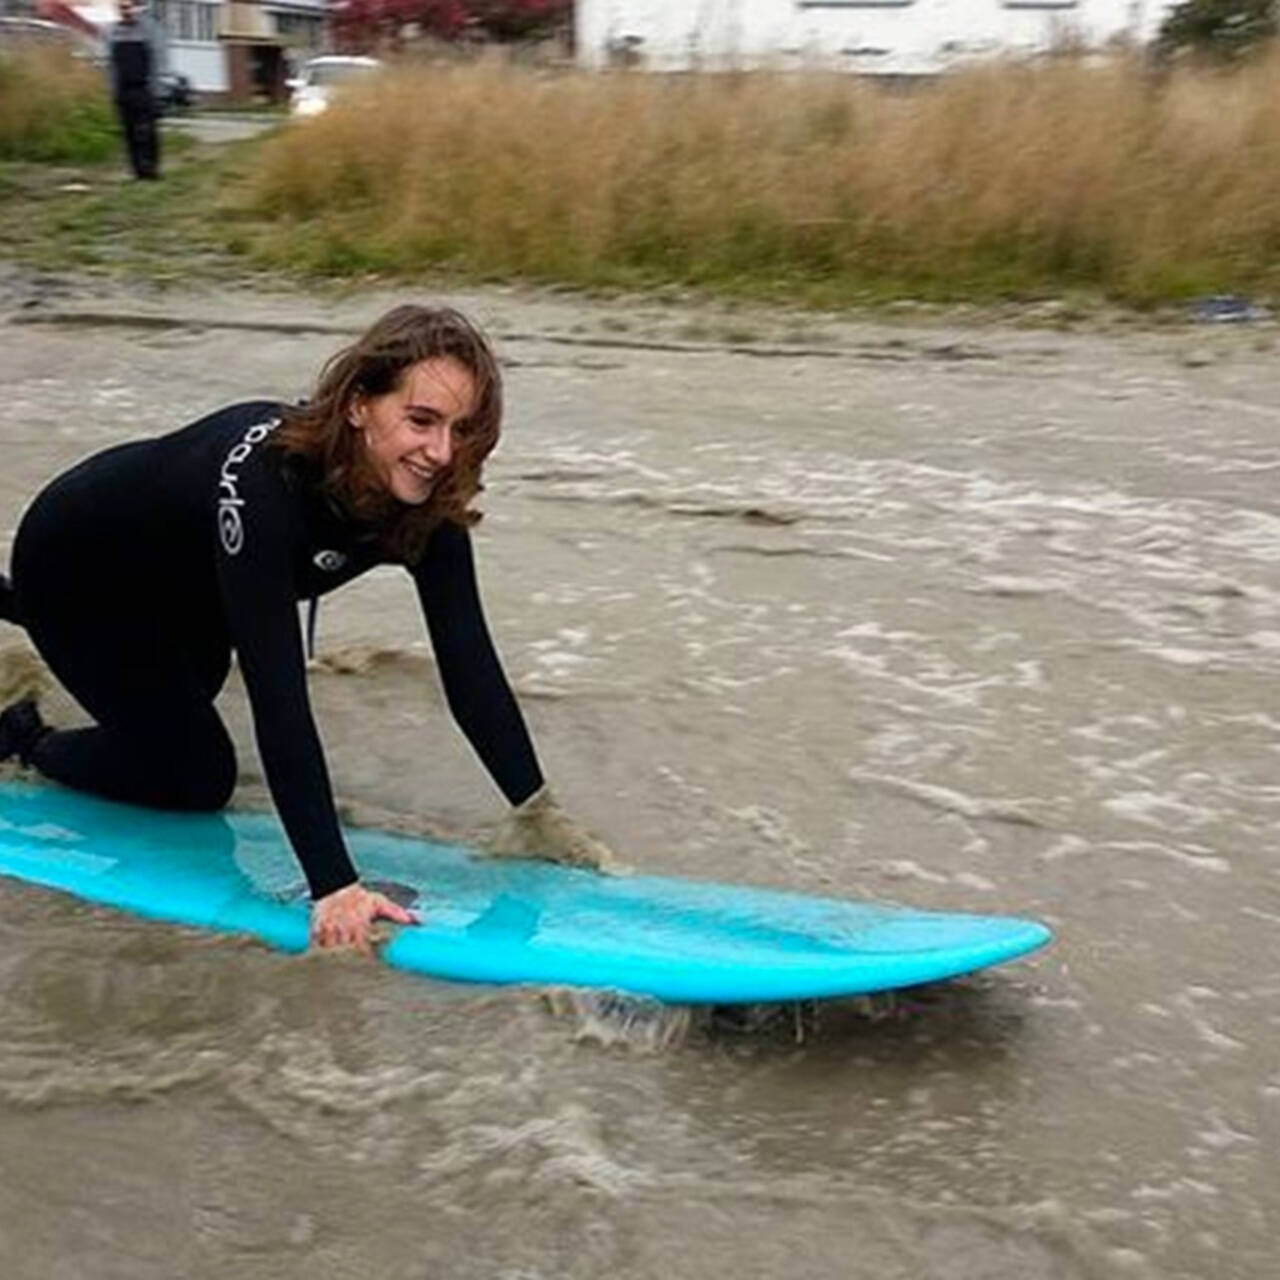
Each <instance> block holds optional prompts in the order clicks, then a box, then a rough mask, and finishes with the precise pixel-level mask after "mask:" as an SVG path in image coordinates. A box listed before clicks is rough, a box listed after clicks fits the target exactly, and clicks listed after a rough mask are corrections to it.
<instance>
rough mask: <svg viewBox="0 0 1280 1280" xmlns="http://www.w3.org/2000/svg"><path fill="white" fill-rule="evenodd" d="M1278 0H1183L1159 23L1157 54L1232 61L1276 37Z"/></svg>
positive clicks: (1255, 50)
mask: <svg viewBox="0 0 1280 1280" xmlns="http://www.w3.org/2000/svg"><path fill="white" fill-rule="evenodd" d="M1276 11H1277V0H1184V3H1182V4H1179V5H1175V6H1174V7H1173V8H1172V9H1170V10H1169V12H1168V14H1167V15H1166V16H1165V20H1164V22H1162V23H1161V24H1160V31H1159V34H1158V35H1157V36H1156V40H1155V51H1156V54H1157V55H1158V56H1159V57H1161V58H1166V59H1167V58H1175V57H1178V56H1179V55H1182V54H1191V55H1193V56H1194V55H1199V56H1202V57H1209V58H1213V59H1215V60H1217V61H1221V62H1231V61H1234V60H1236V59H1238V58H1241V57H1245V56H1248V55H1249V54H1251V53H1256V52H1258V51H1259V50H1260V49H1261V48H1262V47H1263V46H1264V45H1266V44H1268V43H1269V42H1270V41H1273V40H1275V38H1276V34H1277V29H1278V28H1277V21H1276Z"/></svg>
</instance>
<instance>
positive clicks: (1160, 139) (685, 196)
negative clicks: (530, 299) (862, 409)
mask: <svg viewBox="0 0 1280 1280" xmlns="http://www.w3.org/2000/svg"><path fill="white" fill-rule="evenodd" d="M232 212H233V213H237V214H238V215H239V225H238V226H237V227H235V228H234V229H233V230H232V231H231V232H230V236H229V241H228V242H229V243H230V244H231V245H232V246H233V247H234V248H236V249H238V250H245V251H248V252H250V253H251V254H252V255H253V256H254V257H255V258H256V259H257V260H259V261H264V262H267V263H271V264H273V265H277V266H281V267H286V268H289V269H302V270H305V271H313V272H323V273H329V274H346V273H352V272H367V271H374V272H386V273H418V272H421V271H423V270H424V269H429V268H432V267H435V266H440V265H447V266H449V267H452V268H459V269H461V270H463V271H464V272H466V273H467V274H470V275H479V276H481V277H486V276H523V277H526V278H533V279H537V280H544V281H562V282H568V283H572V284H578V285H587V286H592V285H621V286H630V287H634V286H645V285H649V284H655V283H674V284H685V285H693V286H702V287H709V288H711V289H714V290H722V289H724V290H729V291H732V292H735V293H747V294H756V295H761V296H785V297H789V298H798V299H802V300H808V301H814V302H823V303H840V302H847V301H854V300H858V299H867V298H875V297H884V296H890V295H900V294H910V295H914V296H917V297H933V298H959V297H975V296H976V297H983V298H989V297H994V296H1009V295H1021V296H1026V295H1034V294H1037V293H1044V292H1046V291H1049V292H1060V291H1063V290H1071V289H1082V290H1085V291H1091V292H1095V291H1100V292H1103V293H1106V294H1109V295H1111V296H1113V297H1116V298H1120V299H1124V300H1127V301H1131V302H1145V301H1154V300H1161V299H1171V298H1178V297H1184V296H1188V295H1193V294H1200V293H1210V292H1218V291H1223V290H1228V289H1241V290H1251V291H1255V292H1270V291H1274V290H1276V289H1277V288H1280V59H1277V58H1273V59H1272V60H1271V61H1270V62H1269V63H1266V64H1264V65H1254V66H1250V67H1245V68H1242V69H1239V70H1236V71H1233V72H1231V73H1220V74H1215V73H1210V72H1207V71H1193V70H1187V71H1181V72H1178V73H1176V74H1174V75H1173V76H1171V77H1170V78H1167V79H1164V80H1159V81H1157V80H1156V79H1154V78H1152V76H1151V75H1150V74H1148V73H1147V72H1145V71H1144V70H1143V69H1142V68H1141V67H1140V66H1139V65H1137V64H1136V63H1129V62H1115V63H1112V64H1110V65H1107V66H1101V67H1089V66H1086V65H1084V64H1083V63H1081V62H1078V61H1066V60H1064V61H1059V62H1056V63H1050V64H1047V65H1042V66H1040V67H1036V68H1032V67H1027V66H1016V65H990V66H987V67H985V68H981V69H976V70H973V71H969V72H965V73H962V74H957V75H954V76H951V77H947V78H946V79H944V80H942V81H940V82H939V83H936V84H933V85H929V86H925V87H922V88H919V89H916V90H913V91H910V92H903V91H901V90H898V91H894V90H886V89H883V88H880V87H878V86H876V85H874V84H869V83H867V82H865V81H857V80H853V79H851V78H848V77H835V76H821V75H807V76H802V75H769V74H752V75H740V76H723V75H722V76H683V77H677V76H646V75H639V74H627V75H609V76H587V75H564V76H546V75H538V74H535V73H526V72H521V71H518V70H513V69H511V68H498V67H486V66H479V67H476V66H472V67H461V68H455V69H442V68H439V67H433V68H431V69H429V70H428V69H420V70H414V69H412V68H405V69H403V70H401V71H400V72H398V73H397V74H395V75H393V76H391V77H389V78H387V79H386V80H385V81H384V82H381V83H379V84H376V85H372V86H369V87H368V88H367V89H366V90H365V91H363V92H361V93H359V94H358V95H355V94H353V96H352V97H351V98H350V99H349V100H348V101H346V102H344V103H341V104H340V105H338V106H337V107H335V108H334V109H333V110H331V111H330V112H329V113H328V114H326V115H325V116H323V117H321V118H319V119H316V120H313V121H309V122H307V123H306V124H305V125H303V126H299V127H296V128H291V129H289V130H286V131H285V132H283V133H282V134H281V135H279V136H277V137H275V138H272V139H269V140H268V141H267V142H266V143H265V145H264V146H263V147H262V149H261V151H260V153H259V156H258V159H257V162H256V164H255V166H254V169H253V171H252V173H251V174H250V175H249V177H248V179H247V181H246V183H245V184H243V186H242V187H240V188H239V189H238V191H237V192H236V193H235V194H234V196H233V197H232Z"/></svg>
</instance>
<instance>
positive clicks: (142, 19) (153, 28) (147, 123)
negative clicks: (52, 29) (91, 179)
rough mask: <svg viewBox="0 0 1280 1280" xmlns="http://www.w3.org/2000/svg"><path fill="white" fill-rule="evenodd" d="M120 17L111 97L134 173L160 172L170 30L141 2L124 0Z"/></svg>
mask: <svg viewBox="0 0 1280 1280" xmlns="http://www.w3.org/2000/svg"><path fill="white" fill-rule="evenodd" d="M119 7H120V21H119V22H117V23H116V25H115V26H114V27H112V28H111V35H110V38H109V42H108V47H109V52H110V68H111V97H112V100H113V101H114V102H115V104H116V111H117V113H118V114H119V116H120V128H121V130H122V131H123V133H124V140H125V146H126V147H127V148H128V151H129V163H130V164H131V165H132V166H133V172H134V176H135V177H138V178H147V179H150V178H158V177H159V176H160V130H159V128H158V127H157V122H158V118H159V114H160V109H159V104H160V74H161V72H162V71H163V70H164V60H165V57H164V36H163V33H162V32H161V30H160V27H159V25H158V24H157V23H156V22H155V20H154V19H153V18H152V17H151V16H150V14H148V13H146V12H145V11H144V10H143V9H142V8H141V6H140V5H139V4H138V0H119Z"/></svg>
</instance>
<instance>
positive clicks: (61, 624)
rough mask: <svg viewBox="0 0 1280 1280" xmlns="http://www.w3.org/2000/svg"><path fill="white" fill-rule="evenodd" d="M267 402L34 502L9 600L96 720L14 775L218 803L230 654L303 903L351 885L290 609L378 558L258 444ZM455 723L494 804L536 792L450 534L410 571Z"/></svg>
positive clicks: (227, 782) (304, 481) (514, 713)
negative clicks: (301, 884)
mask: <svg viewBox="0 0 1280 1280" xmlns="http://www.w3.org/2000/svg"><path fill="white" fill-rule="evenodd" d="M280 410H281V406H280V405H279V404H275V403H272V402H265V401H257V402H252V403H248V404H239V405H232V406H231V407H229V408H226V409H223V410H220V411H219V412H217V413H214V414H212V415H211V416H209V417H207V418H203V419H201V420H200V421H199V422H196V423H193V424H192V425H191V426H188V427H185V428H183V429H182V430H181V431H176V432H174V433H173V434H172V435H167V436H163V437H160V438H158V439H153V440H144V441H139V442H136V443H132V444H125V445H120V446H118V447H116V448H113V449H109V450H107V451H106V452H105V453H101V454H98V455H97V456H95V457H92V458H90V459H88V460H87V461H85V462H82V463H81V464H80V465H79V466H77V467H75V468H73V469H72V470H71V471H68V472H66V473H65V474H64V475H62V476H60V477H59V478H58V479H56V480H54V481H53V483H52V484H50V485H49V486H48V488H46V489H45V490H44V491H43V492H42V493H40V495H39V496H38V497H37V498H36V500H35V501H34V503H33V504H32V505H31V507H30V509H29V510H28V511H27V512H26V514H25V515H24V517H23V519H22V523H21V525H20V526H19V529H18V533H17V537H16V539H15V541H14V546H13V560H12V576H13V593H14V594H13V603H14V607H15V608H16V612H17V614H18V618H19V619H20V620H21V622H22V624H23V625H25V626H26V628H27V630H28V632H29V633H30V635H31V639H32V640H33V642H34V643H35V645H36V648H37V649H38V650H39V651H40V653H41V654H42V655H43V656H44V658H45V660H46V661H47V662H48V664H49V666H50V668H51V669H52V671H53V672H54V674H55V675H56V676H57V677H58V679H59V680H60V681H61V682H62V683H63V684H64V685H65V686H66V688H67V689H68V691H69V692H70V693H72V694H73V695H74V696H75V697H76V699H77V700H78V701H79V702H80V703H81V704H82V705H83V706H84V708H85V709H86V710H87V711H88V712H89V713H90V715H92V716H93V718H94V720H95V721H96V722H97V723H96V725H95V726H94V727H92V728H87V729H77V730H68V731H61V732H53V733H49V734H48V735H46V736H45V737H44V738H42V739H41V740H40V741H39V742H38V744H37V745H36V746H35V748H34V750H33V752H32V755H31V763H32V764H34V765H35V767H36V768H37V769H39V770H40V771H41V772H42V773H44V774H46V775H47V776H48V777H50V778H54V779H56V780H58V781H60V782H63V783H65V784H66V785H68V786H71V787H74V788H77V789H78V790H82V791H90V792H94V793H95V794H98V795H102V796H107V797H110V798H112V799H116V800H123V801H127V802H130V803H134V804H146V805H153V806H157V807H161V808H179V809H216V808H220V807H221V806H222V805H224V804H225V803H226V802H227V800H228V799H229V797H230V795H231V791H232V788H233V786H234V784H235V771H236V763H235V756H234V753H233V750H232V746H231V739H230V737H229V736H228V734H227V731H226V729H225V727H224V726H223V724H222V721H221V719H220V718H219V716H218V713H217V711H216V710H215V709H214V706H213V700H214V697H215V696H216V695H217V693H218V691H219V689H221V687H222V684H223V682H224V681H225V679H226V676H227V672H228V670H229V669H230V663H231V651H232V649H233V648H234V649H235V651H236V653H237V655H238V657H239V662H240V668H241V671H242V673H243V676H244V681H245V685H246V687H247V689H248V693H249V701H250V705H251V707H252V711H253V721H254V729H255V732H256V735H257V741H258V749H259V752H260V754H261V756H262V762H263V767H264V771H265V773H266V777H267V782H268V784H269V786H270V788H271V794H272V797H273V798H274V800H275V803H276V808H277V810H278V811H279V814H280V818H281V821H282V822H283V824H284V827H285V830H286V831H287V833H288V835H289V839H290V841H291V842H292V844H293V848H294V850H295V852H296V853H297V856H298V859H299V861H300V862H301V863H302V867H303V870H304V872H305V873H306V877H307V881H308V883H309V885H310V887H311V892H312V896H313V897H316V898H319V897H322V896H324V895H325V894H327V893H331V892H333V891H334V890H335V889H339V888H341V887H343V886H344V885H346V884H349V883H350V882H351V881H353V880H354V879H355V878H356V874H355V871H354V869H353V868H352V865H351V861H350V859H349V858H348V856H347V852H346V849H345V846H344V844H343V840H342V835H341V832H340V830H339V826H338V820H337V816H336V813H335V811H334V803H333V794H332V791H331V789H330V785H329V777H328V772H327V770H326V768H325V762H324V756H323V754H322V752H321V747H320V739H319V736H318V734H317V732H316V727H315V723H314V721H313V719H312V716H311V709H310V703H309V700H308V697H307V684H306V664H305V655H304V652H303V645H302V637H301V630H300V627H299V620H298V609H297V605H298V602H299V601H300V600H305V599H308V598H310V599H314V598H316V597H318V596H321V595H324V594H326V593H328V592H330V591H332V590H334V589H335V588H336V587H340V586H342V585H343V583H346V582H350V581H351V580H352V579H353V578H356V577H358V576H359V575H360V574H362V573H364V572H366V571H367V570H368V569H370V568H372V567H373V566H374V565H376V564H385V563H389V562H391V558H390V556H389V555H388V554H387V553H386V552H385V551H383V550H382V549H381V547H380V545H379V543H378V540H377V538H376V535H375V534H374V532H373V530H372V529H370V528H369V527H368V526H367V525H364V524H361V523H359V522H357V521H355V520H354V519H352V518H351V517H350V516H347V515H345V514H344V513H343V512H342V511H341V510H340V509H339V508H337V507H336V506H335V505H334V504H333V502H332V501H331V500H330V499H328V498H326V497H325V495H324V494H322V493H321V492H320V490H319V487H318V485H317V483H316V481H315V478H314V476H313V475H312V474H311V472H310V470H309V468H308V466H307V464H306V463H304V461H303V460H302V459H300V458H298V457H296V456H292V455H289V454H286V453H285V452H284V451H282V450H281V449H278V448H274V447H272V446H271V445H270V444H268V443H266V442H267V441H268V440H269V438H270V434H271V432H272V430H273V429H274V426H275V424H276V422H277V421H278V415H279V413H280ZM408 568H409V572H410V573H411V575H412V577H413V580H414V582H415V584H416V585H417V589H418V595H419V598H420V600H421V602H422V609H423V613H424V616H425V618H426V623H427V628H428V631H429V633H430V637H431V643H432V646H433V648H434V650H435V655H436V662H437V665H438V667H439V670H440V675H441V678H442V681H443V684H444V689H445V695H446V697H447V699H448V702H449V707H450V710H451V711H452V712H453V716H454V718H455V720H456V721H457V723H458V725H459V726H460V727H461V729H462V731H463V732H464V733H465V734H466V736H467V738H468V740H469V741H470V742H471V745H472V746H473V747H474V748H475V750H476V752H477V754H478V755H479V756H480V758H481V760H482V761H483V763H484V765H485V767H486V768H487V769H488V770H489V773H490V774H491V775H492V777H493V779H494V781H495V782H496V783H497V784H498V786H499V787H500V788H501V790H502V792H503V794H504V795H505V796H506V798H507V800H508V801H510V802H511V803H512V804H519V803H520V802H521V801H523V800H525V799H527V798H528V797H529V796H530V795H532V794H533V793H534V792H535V791H536V790H537V789H538V788H539V787H540V786H541V785H542V774H541V771H540V770H539V767H538V762H537V758H536V756H535V754H534V750H533V745H532V743H531V742H530V739H529V735H528V732H527V730H526V728H525V725H524V721H523V719H522V718H521V715H520V711H519V708H518V707H517V705H516V702H515V699H514V697H513V696H512V694H511V690H510V687H509V686H508V684H507V681H506V678H505V677H504V675H503V673H502V668H501V666H500V664H499V660H498V656H497V654H496V652H495V651H494V648H493V643H492V641H491V639H490V638H489V633H488V629H487V627H486V625H485V621H484V615H483V612H482V610H481V606H480V599H479V594H478V591H477V587H476V578H475V567H474V563H473V560H472V554H471V540H470V536H469V535H468V533H467V531H466V530H465V529H464V528H462V527H461V526H459V525H456V524H452V523H444V524H441V525H440V526H439V527H438V528H437V529H436V531H435V532H434V533H433V534H432V536H431V540H430V542H429V543H428V545H427V549H426V551H425V553H424V554H423V556H422V558H421V560H420V561H419V562H418V563H417V564H415V565H411V566H408Z"/></svg>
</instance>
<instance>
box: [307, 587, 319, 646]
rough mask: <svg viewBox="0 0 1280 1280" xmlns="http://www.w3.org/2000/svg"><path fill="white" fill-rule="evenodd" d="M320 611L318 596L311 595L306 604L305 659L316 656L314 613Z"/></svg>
mask: <svg viewBox="0 0 1280 1280" xmlns="http://www.w3.org/2000/svg"><path fill="white" fill-rule="evenodd" d="M319 612H320V597H319V596H312V597H311V600H310V601H309V603H308V604H307V660H308V661H310V660H311V659H312V658H314V657H315V656H316V615H317V614H318V613H319Z"/></svg>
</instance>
